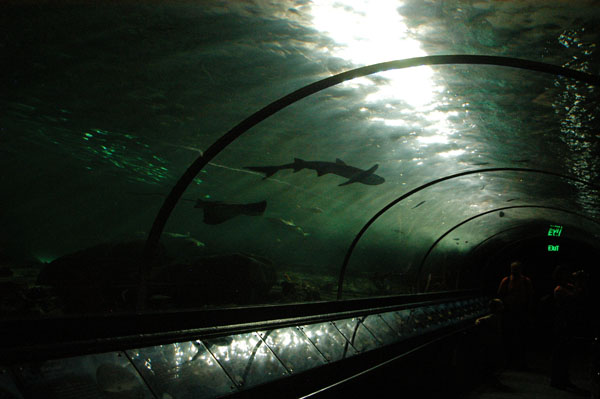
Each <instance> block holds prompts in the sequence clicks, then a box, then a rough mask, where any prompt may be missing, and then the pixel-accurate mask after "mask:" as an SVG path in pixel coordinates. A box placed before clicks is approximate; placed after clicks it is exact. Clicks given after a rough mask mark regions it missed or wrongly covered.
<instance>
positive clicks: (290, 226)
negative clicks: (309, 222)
mask: <svg viewBox="0 0 600 399" xmlns="http://www.w3.org/2000/svg"><path fill="white" fill-rule="evenodd" d="M267 220H269V221H270V222H271V223H273V224H275V225H277V226H282V227H284V228H285V229H287V230H290V231H293V232H295V233H298V234H300V235H301V236H303V237H308V236H309V235H310V233H306V232H305V231H304V230H303V229H302V227H300V226H297V225H296V224H295V223H294V221H293V220H286V219H283V218H267Z"/></svg>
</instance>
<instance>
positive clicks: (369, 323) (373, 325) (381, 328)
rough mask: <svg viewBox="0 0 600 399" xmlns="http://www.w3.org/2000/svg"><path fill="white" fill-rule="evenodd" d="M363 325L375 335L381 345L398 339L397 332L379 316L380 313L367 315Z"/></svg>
mask: <svg viewBox="0 0 600 399" xmlns="http://www.w3.org/2000/svg"><path fill="white" fill-rule="evenodd" d="M363 325H364V326H365V327H367V329H368V330H369V331H370V332H371V333H372V334H373V335H374V336H375V338H376V339H377V340H378V341H379V342H381V343H382V344H383V345H389V344H393V343H395V342H397V341H398V340H399V338H400V337H399V336H398V334H397V333H396V332H395V331H394V330H392V328H391V327H390V326H389V325H388V324H387V323H386V322H385V321H384V320H383V319H382V318H381V316H380V315H378V314H377V315H369V316H367V317H366V318H365V319H364V321H363Z"/></svg>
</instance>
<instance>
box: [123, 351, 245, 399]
mask: <svg viewBox="0 0 600 399" xmlns="http://www.w3.org/2000/svg"><path fill="white" fill-rule="evenodd" d="M127 354H128V355H129V357H130V358H131V360H132V361H133V364H135V366H136V367H137V369H138V370H139V371H140V373H141V374H142V376H143V377H144V380H145V381H147V382H148V384H149V385H150V386H151V387H152V390H153V391H154V392H155V393H156V394H157V395H158V396H159V397H160V398H163V397H173V398H182V399H194V398H214V397H217V396H222V395H225V394H228V393H231V392H233V391H234V390H235V389H236V388H235V384H234V383H233V382H232V381H231V380H230V379H229V377H228V376H227V374H226V373H225V371H223V369H222V368H221V366H220V365H219V363H217V362H216V360H215V359H214V358H213V356H212V355H211V353H210V352H209V351H208V350H207V349H206V347H205V346H204V344H203V343H202V342H200V341H194V342H180V343H174V344H169V345H159V346H153V347H148V348H141V349H132V350H128V351H127Z"/></svg>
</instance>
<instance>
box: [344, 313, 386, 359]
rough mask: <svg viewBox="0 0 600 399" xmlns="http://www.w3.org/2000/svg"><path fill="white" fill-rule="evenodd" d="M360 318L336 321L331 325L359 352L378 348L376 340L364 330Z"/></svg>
mask: <svg viewBox="0 0 600 399" xmlns="http://www.w3.org/2000/svg"><path fill="white" fill-rule="evenodd" d="M361 319H362V318H359V317H353V318H351V319H345V320H336V321H334V322H333V324H334V325H335V326H336V327H337V328H338V330H340V332H341V333H342V334H343V335H344V337H345V338H346V339H347V340H348V341H349V342H350V343H351V344H352V346H354V348H356V350H357V351H359V352H364V351H368V350H371V349H374V348H376V347H377V346H379V342H377V339H375V337H374V336H373V334H371V332H370V331H369V330H368V329H367V328H365V326H364V325H363V323H362V320H361Z"/></svg>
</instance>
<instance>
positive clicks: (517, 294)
mask: <svg viewBox="0 0 600 399" xmlns="http://www.w3.org/2000/svg"><path fill="white" fill-rule="evenodd" d="M522 270H523V267H522V264H521V262H520V261H514V262H512V263H511V264H510V275H509V276H506V277H504V278H503V279H502V281H501V282H500V286H499V287H498V298H499V299H500V300H502V302H503V304H504V322H503V327H504V334H503V335H504V346H505V354H506V364H507V366H509V367H516V368H527V358H526V349H527V342H526V340H527V336H528V332H529V326H530V321H531V309H532V302H533V300H532V298H533V286H532V284H531V280H530V279H529V277H526V276H525V275H523V272H522Z"/></svg>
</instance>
